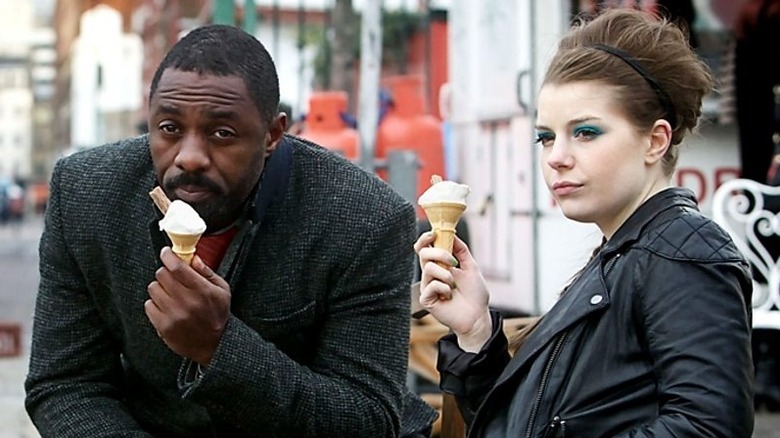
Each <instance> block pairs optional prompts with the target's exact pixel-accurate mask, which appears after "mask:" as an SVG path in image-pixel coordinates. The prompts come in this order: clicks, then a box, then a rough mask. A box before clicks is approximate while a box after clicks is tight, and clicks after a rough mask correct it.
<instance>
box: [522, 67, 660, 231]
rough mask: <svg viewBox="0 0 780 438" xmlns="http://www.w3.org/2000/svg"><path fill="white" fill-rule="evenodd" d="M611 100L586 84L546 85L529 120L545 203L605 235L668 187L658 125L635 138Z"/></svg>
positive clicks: (610, 94)
mask: <svg viewBox="0 0 780 438" xmlns="http://www.w3.org/2000/svg"><path fill="white" fill-rule="evenodd" d="M615 96H616V91H615V88H614V87H611V86H609V85H605V84H602V83H598V82H593V81H587V82H573V83H567V84H560V85H556V84H546V85H544V86H543V87H542V89H541V92H540V93H539V100H538V117H537V123H536V131H537V142H538V143H539V145H540V147H541V148H542V152H541V157H542V172H543V174H544V180H545V182H546V184H547V187H548V189H549V190H550V192H551V193H552V196H553V198H554V199H555V201H556V202H557V203H558V205H559V206H560V207H561V210H562V211H563V214H564V215H566V217H568V218H570V219H573V220H576V221H578V222H593V223H595V224H596V225H598V227H599V228H600V229H601V231H602V233H604V235H605V236H606V237H607V238H609V237H611V236H612V234H613V233H614V232H615V231H616V230H617V229H618V228H619V227H620V225H621V224H622V223H623V222H624V221H625V220H626V219H627V218H628V217H629V216H630V215H631V213H633V212H634V210H636V209H637V207H639V205H641V204H642V203H643V202H644V201H645V200H646V199H647V198H649V197H650V196H652V195H653V194H655V193H657V192H658V191H660V190H661V189H663V188H666V187H668V185H669V177H668V176H665V175H664V172H663V168H662V163H661V159H662V158H663V154H664V153H665V151H666V149H667V147H668V146H667V145H668V139H667V140H664V139H662V138H660V137H659V135H658V133H659V132H661V131H664V132H666V130H665V129H663V128H664V126H663V123H665V122H662V123H661V125H659V123H658V122H657V123H656V125H657V126H660V127H661V128H662V129H661V130H659V129H657V127H655V126H654V127H653V129H652V130H650V131H649V132H648V133H645V134H642V133H641V132H640V131H639V129H637V127H636V126H634V125H632V124H631V123H630V122H629V120H628V119H627V118H626V117H625V116H624V115H623V113H622V111H621V109H620V107H619V106H618V105H616V104H615V98H616V97H615ZM666 126H668V124H667V125H666ZM662 143H664V144H662Z"/></svg>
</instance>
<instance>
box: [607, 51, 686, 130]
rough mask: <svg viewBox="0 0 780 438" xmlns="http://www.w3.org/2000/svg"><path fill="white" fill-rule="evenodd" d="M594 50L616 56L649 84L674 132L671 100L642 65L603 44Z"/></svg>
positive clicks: (674, 116) (629, 56)
mask: <svg viewBox="0 0 780 438" xmlns="http://www.w3.org/2000/svg"><path fill="white" fill-rule="evenodd" d="M592 47H593V48H594V49H598V50H601V51H603V52H607V53H609V54H611V55H614V56H617V57H618V58H620V59H622V60H623V61H624V62H625V63H626V64H628V65H630V66H631V68H633V69H634V70H636V72H637V73H639V74H640V75H641V76H642V77H643V78H645V80H646V81H647V83H648V84H650V86H651V87H653V90H655V93H656V94H657V95H658V98H659V99H661V104H662V105H663V107H664V111H665V112H666V117H667V118H668V122H669V124H670V125H672V130H674V129H675V128H676V127H677V113H676V112H675V110H674V105H673V104H672V99H671V98H670V97H669V93H667V92H666V90H664V89H663V88H662V87H661V84H659V83H658V81H656V80H655V78H653V76H651V75H650V73H649V72H648V71H647V70H645V68H644V67H642V64H640V63H639V61H637V60H636V58H634V57H633V56H631V55H629V54H628V53H626V52H624V51H622V50H620V49H618V48H615V47H612V46H607V45H604V44H594V45H593V46H592Z"/></svg>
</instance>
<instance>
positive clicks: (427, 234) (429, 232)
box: [425, 231, 435, 237]
mask: <svg viewBox="0 0 780 438" xmlns="http://www.w3.org/2000/svg"><path fill="white" fill-rule="evenodd" d="M425 235H426V236H428V237H433V236H434V235H435V233H434V232H433V231H428V232H427V233H425Z"/></svg>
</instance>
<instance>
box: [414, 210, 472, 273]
mask: <svg viewBox="0 0 780 438" xmlns="http://www.w3.org/2000/svg"><path fill="white" fill-rule="evenodd" d="M422 208H423V210H425V215H426V216H428V222H430V224H431V229H432V230H433V231H434V232H436V240H434V241H433V246H434V247H435V248H442V249H446V250H447V251H449V252H452V246H453V245H454V243H455V227H457V225H458V221H460V217H461V216H463V211H464V210H466V205H465V204H460V203H457V202H437V203H433V204H426V205H423V206H422ZM448 267H449V266H448Z"/></svg>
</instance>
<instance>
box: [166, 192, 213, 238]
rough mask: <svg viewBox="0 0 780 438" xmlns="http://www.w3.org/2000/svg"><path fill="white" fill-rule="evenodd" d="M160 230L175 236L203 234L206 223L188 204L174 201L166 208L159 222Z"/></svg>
mask: <svg viewBox="0 0 780 438" xmlns="http://www.w3.org/2000/svg"><path fill="white" fill-rule="evenodd" d="M160 230H161V231H165V232H168V233H175V234H203V232H204V231H206V222H204V221H203V219H201V217H200V215H199V214H198V212H197V211H195V209H194V208H192V207H191V206H190V205H189V204H187V203H186V202H184V201H181V200H178V199H176V200H174V201H173V202H171V205H169V206H168V211H166V212H165V217H164V218H162V219H161V220H160Z"/></svg>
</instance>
